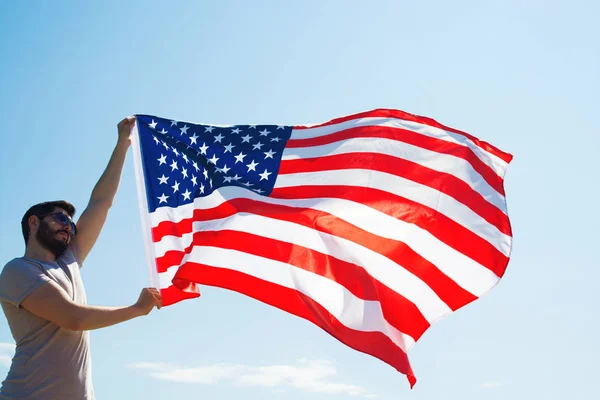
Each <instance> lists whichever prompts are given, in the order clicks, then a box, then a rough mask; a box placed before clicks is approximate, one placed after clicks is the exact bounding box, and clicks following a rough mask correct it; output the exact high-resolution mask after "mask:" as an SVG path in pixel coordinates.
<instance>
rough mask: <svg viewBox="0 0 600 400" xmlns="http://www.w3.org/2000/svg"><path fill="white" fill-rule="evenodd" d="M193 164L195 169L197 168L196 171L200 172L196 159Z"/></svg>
mask: <svg viewBox="0 0 600 400" xmlns="http://www.w3.org/2000/svg"><path fill="white" fill-rule="evenodd" d="M192 165H193V166H194V169H195V170H196V172H198V169H199V168H198V164H196V161H194V162H193V163H192Z"/></svg>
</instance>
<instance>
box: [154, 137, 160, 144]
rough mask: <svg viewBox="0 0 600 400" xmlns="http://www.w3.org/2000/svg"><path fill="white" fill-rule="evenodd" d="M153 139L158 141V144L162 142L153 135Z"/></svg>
mask: <svg viewBox="0 0 600 400" xmlns="http://www.w3.org/2000/svg"><path fill="white" fill-rule="evenodd" d="M152 139H154V141H155V142H156V144H160V140H158V138H157V137H156V136H152Z"/></svg>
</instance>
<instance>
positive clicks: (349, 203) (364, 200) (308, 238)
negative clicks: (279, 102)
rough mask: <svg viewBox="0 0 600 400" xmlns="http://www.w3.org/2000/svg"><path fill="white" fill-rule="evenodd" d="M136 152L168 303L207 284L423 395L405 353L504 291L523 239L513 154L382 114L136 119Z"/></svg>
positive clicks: (148, 237)
mask: <svg viewBox="0 0 600 400" xmlns="http://www.w3.org/2000/svg"><path fill="white" fill-rule="evenodd" d="M136 126H137V133H136V132H134V135H133V142H134V143H133V150H134V160H135V169H136V177H137V183H138V192H139V198H140V210H141V217H142V225H143V230H144V237H145V241H146V254H147V258H148V264H149V265H150V272H151V279H152V282H153V284H154V285H156V287H158V288H160V290H161V293H162V295H163V299H164V304H165V305H170V304H174V303H176V302H178V301H181V300H183V299H187V298H193V297H198V296H199V295H200V294H199V290H198V287H197V284H204V285H211V286H217V287H222V288H226V289H229V290H233V291H236V292H239V293H243V294H245V295H247V296H250V297H252V298H254V299H257V300H260V301H262V302H264V303H267V304H270V305H272V306H275V307H277V308H279V309H282V310H285V311H287V312H289V313H292V314H294V315H297V316H299V317H302V318H305V319H307V320H308V321H311V322H312V323H314V324H316V325H317V326H319V327H321V328H322V329H323V330H325V331H326V332H328V333H329V334H331V335H332V336H334V337H335V338H337V339H338V340H340V341H341V342H343V343H345V344H346V345H348V346H350V347H352V348H354V349H356V350H358V351H361V352H364V353H367V354H370V355H372V356H374V357H377V358H379V359H380V360H382V361H384V362H386V363H388V364H389V365H391V366H393V367H394V368H396V369H397V370H398V371H400V372H401V373H403V374H406V375H407V377H408V379H409V381H410V384H411V387H412V386H413V385H414V383H415V382H416V379H415V377H414V374H413V372H412V370H411V367H410V364H409V360H408V357H407V352H408V351H409V349H410V348H411V347H412V346H413V345H414V344H415V342H416V341H417V340H419V338H420V337H421V336H422V335H423V333H424V332H425V331H426V330H427V329H428V328H429V326H430V325H431V324H432V323H433V322H434V321H436V320H438V319H439V318H441V317H443V316H445V315H448V314H450V313H452V312H453V311H455V310H457V309H459V308H461V307H463V306H464V305H466V304H468V303H470V302H472V301H474V300H476V299H477V298H478V297H480V296H481V295H483V294H484V293H486V292H487V291H488V290H490V289H491V288H492V287H493V286H494V285H496V284H497V283H498V281H499V279H500V278H501V277H502V276H503V274H504V272H505V269H506V267H507V264H508V261H509V256H510V251H511V245H512V234H511V227H510V222H509V217H508V213H507V208H506V199H505V193H504V186H503V184H504V174H505V171H506V168H507V166H508V164H509V163H510V161H511V159H512V156H511V155H510V154H507V153H505V152H503V151H501V150H499V149H498V148H496V147H494V146H492V145H490V144H488V143H486V142H483V141H481V140H479V139H477V138H475V137H473V136H471V135H469V134H466V133H464V132H461V131H458V130H456V129H452V128H449V127H446V126H443V125H441V124H439V123H438V122H436V121H434V120H432V119H429V118H425V117H420V116H415V115H412V114H409V113H405V112H402V111H398V110H386V109H378V110H373V111H368V112H364V113H360V114H356V115H350V116H346V117H342V118H338V119H335V120H332V121H329V122H326V123H323V124H318V125H312V126H282V125H233V126H214V125H207V124H196V123H190V122H181V121H172V120H169V119H165V118H160V117H156V116H150V115H137V124H136Z"/></svg>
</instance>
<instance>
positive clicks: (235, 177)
mask: <svg viewBox="0 0 600 400" xmlns="http://www.w3.org/2000/svg"><path fill="white" fill-rule="evenodd" d="M231 179H233V180H234V181H239V180H240V179H242V177H241V176H238V174H235V176H234V177H233V178H231Z"/></svg>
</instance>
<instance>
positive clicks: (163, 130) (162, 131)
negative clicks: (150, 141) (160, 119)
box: [159, 128, 169, 135]
mask: <svg viewBox="0 0 600 400" xmlns="http://www.w3.org/2000/svg"><path fill="white" fill-rule="evenodd" d="M159 133H162V134H163V135H164V134H165V133H169V131H165V128H162V130H161V131H160V132H159Z"/></svg>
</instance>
